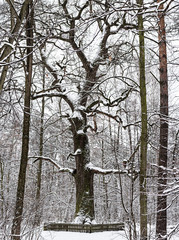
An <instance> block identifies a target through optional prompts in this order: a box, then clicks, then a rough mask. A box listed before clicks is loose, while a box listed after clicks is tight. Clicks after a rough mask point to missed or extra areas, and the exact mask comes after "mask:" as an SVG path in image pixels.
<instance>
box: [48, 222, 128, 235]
mask: <svg viewBox="0 0 179 240" xmlns="http://www.w3.org/2000/svg"><path fill="white" fill-rule="evenodd" d="M119 230H124V223H111V224H73V223H44V231H67V232H84V233H93V232H104V231H119Z"/></svg>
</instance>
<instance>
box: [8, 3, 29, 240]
mask: <svg viewBox="0 0 179 240" xmlns="http://www.w3.org/2000/svg"><path fill="white" fill-rule="evenodd" d="M26 37H27V40H26V41H27V46H28V48H27V64H26V72H25V96H24V119H23V135H22V150H21V161H20V170H19V176H18V186H17V194H16V205H15V213H14V219H13V224H12V230H11V234H12V235H11V238H12V239H13V240H20V239H21V237H20V233H21V223H22V220H23V218H22V214H23V205H24V193H25V182H26V168H27V162H28V150H29V128H30V94H31V82H32V58H33V54H32V51H33V47H32V46H33V1H32V0H31V2H30V3H29V6H28V9H27V12H26Z"/></svg>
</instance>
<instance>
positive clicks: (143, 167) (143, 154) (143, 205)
mask: <svg viewBox="0 0 179 240" xmlns="http://www.w3.org/2000/svg"><path fill="white" fill-rule="evenodd" d="M137 3H138V5H139V7H140V8H141V10H139V14H138V30H139V49H140V52H139V72H140V101H141V124H142V132H141V149H140V177H139V182H140V239H141V240H147V194H146V192H147V189H146V188H147V187H146V175H147V174H146V172H147V101H146V99H147V97H146V79H145V42H144V26H143V15H142V7H143V4H144V3H143V0H137Z"/></svg>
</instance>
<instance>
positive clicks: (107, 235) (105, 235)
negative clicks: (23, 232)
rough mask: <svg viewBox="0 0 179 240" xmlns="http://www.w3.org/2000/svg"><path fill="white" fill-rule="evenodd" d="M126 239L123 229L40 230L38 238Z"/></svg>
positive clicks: (67, 239) (51, 239) (43, 239)
mask: <svg viewBox="0 0 179 240" xmlns="http://www.w3.org/2000/svg"><path fill="white" fill-rule="evenodd" d="M60 239H61V240H115V239H116V240H126V239H127V238H126V236H125V232H124V231H119V232H118V231H117V232H99V233H77V232H53V231H46V232H42V234H41V238H40V239H39V240H60Z"/></svg>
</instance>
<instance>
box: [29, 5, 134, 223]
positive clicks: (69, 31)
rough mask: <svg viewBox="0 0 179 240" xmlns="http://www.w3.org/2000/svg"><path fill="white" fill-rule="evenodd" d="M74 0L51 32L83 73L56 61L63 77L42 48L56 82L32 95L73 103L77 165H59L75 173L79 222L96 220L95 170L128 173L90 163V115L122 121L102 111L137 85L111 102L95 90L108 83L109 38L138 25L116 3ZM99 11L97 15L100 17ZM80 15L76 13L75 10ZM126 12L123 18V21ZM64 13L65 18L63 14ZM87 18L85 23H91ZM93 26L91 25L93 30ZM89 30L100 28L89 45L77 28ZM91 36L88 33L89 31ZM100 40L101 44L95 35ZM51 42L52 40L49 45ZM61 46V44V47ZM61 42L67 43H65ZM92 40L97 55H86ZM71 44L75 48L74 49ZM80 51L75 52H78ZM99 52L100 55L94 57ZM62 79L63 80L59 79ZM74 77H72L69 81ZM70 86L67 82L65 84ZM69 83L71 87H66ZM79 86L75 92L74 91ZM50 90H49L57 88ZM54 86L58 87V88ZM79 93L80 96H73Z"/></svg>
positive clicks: (63, 8)
mask: <svg viewBox="0 0 179 240" xmlns="http://www.w3.org/2000/svg"><path fill="white" fill-rule="evenodd" d="M70 3H71V2H70V1H64V2H61V1H59V5H60V14H61V16H63V21H62V20H61V21H62V22H61V25H60V27H59V25H58V19H57V20H55V21H54V22H53V26H52V29H49V31H51V32H52V34H51V35H50V36H49V38H48V39H51V41H55V42H54V44H55V45H56V44H57V45H56V46H59V51H60V49H61V48H63V49H64V48H68V49H69V50H68V52H71V54H72V55H73V58H74V60H76V59H77V61H78V65H79V66H80V71H81V72H80V71H79V72H78V73H76V70H75V69H74V72H73V73H70V74H69V73H68V72H67V70H68V65H66V66H62V65H61V63H60V61H59V62H56V63H55V64H56V67H59V69H61V70H62V71H61V72H63V77H60V76H59V74H58V71H57V70H56V69H54V67H53V66H51V65H50V64H49V62H48V59H47V57H46V55H45V54H44V53H43V51H41V56H42V62H43V64H44V65H45V66H46V68H47V70H48V71H49V72H50V73H51V75H52V76H53V78H54V80H53V83H52V85H51V87H50V88H49V89H47V90H45V91H43V92H45V93H41V92H39V93H37V94H36V95H34V96H33V99H37V98H41V97H59V98H62V99H63V100H64V101H65V102H66V104H67V105H68V107H69V110H68V113H66V117H67V118H68V121H69V123H70V128H71V132H72V136H73V143H74V153H72V154H71V156H72V157H74V158H75V163H76V168H75V169H68V168H66V169H64V168H61V167H60V166H57V167H58V168H59V171H61V172H64V171H68V172H70V173H71V174H72V176H73V177H74V179H75V183H76V210H75V216H76V221H77V222H80V223H85V222H92V221H93V220H94V218H95V214H94V190H93V178H94V174H111V173H123V172H126V171H122V170H112V169H111V170H102V169H100V168H96V167H94V166H93V165H92V163H91V161H90V147H89V140H88V133H87V131H88V129H94V130H95V127H94V128H93V127H92V126H90V125H89V124H88V121H87V120H88V116H90V115H95V114H103V115H106V116H108V117H111V118H113V119H114V120H115V121H117V122H118V123H119V124H120V123H121V119H120V117H119V116H118V115H116V114H111V113H109V112H107V111H104V110H102V108H101V107H102V106H104V107H105V106H108V107H109V108H110V107H113V106H116V105H117V104H119V103H120V102H121V101H123V100H124V99H125V98H126V97H127V96H128V95H129V93H130V92H131V90H132V87H133V86H131V87H130V88H129V89H127V90H125V91H124V93H123V95H121V96H119V97H117V98H114V99H113V100H110V99H108V98H105V96H103V98H104V100H102V99H94V98H93V92H94V91H95V88H96V89H97V88H98V86H99V84H101V82H102V81H104V75H105V73H103V71H106V70H105V68H103V65H105V64H106V62H109V65H110V61H112V56H111V55H110V52H109V49H110V48H112V45H110V44H109V39H110V38H111V37H112V36H114V35H115V34H118V33H119V31H120V30H121V31H124V30H125V29H129V28H130V27H131V28H133V27H134V26H133V25H132V24H131V25H130V24H129V23H128V22H126V19H125V17H126V14H125V13H123V12H121V13H120V16H118V15H116V13H115V12H114V11H113V8H111V5H110V4H109V3H108V2H107V1H105V2H101V3H98V2H96V3H95V2H94V3H93V5H92V2H91V3H89V2H88V1H87V2H86V3H84V4H83V5H81V4H78V3H74V5H73V4H72V6H71V7H72V8H71V9H70V8H69V4H70ZM97 12H98V15H97ZM74 13H75V14H74ZM121 16H123V17H122V21H121ZM64 17H65V18H64ZM84 19H86V20H87V19H89V20H88V23H87V25H86V24H85V23H84ZM86 20H85V21H86ZM91 25H92V28H91ZM80 27H81V28H82V29H84V32H85V33H86V34H89V33H90V31H94V30H93V28H94V29H95V31H96V36H94V34H93V36H92V38H91V35H89V36H88V41H89V42H88V43H87V45H84V44H85V39H83V37H82V36H83V34H81V33H80V32H78V29H79V28H80ZM84 37H85V38H86V36H85V35H84ZM96 38H98V42H95V39H96ZM48 41H49V40H47V43H48ZM58 44H59V45H58ZM60 44H63V46H62V45H60ZM88 44H89V46H90V45H91V44H92V46H93V47H95V49H96V46H95V44H97V51H96V53H94V54H92V55H93V56H87V53H86V51H87V50H86V49H88ZM69 47H70V48H69ZM74 53H75V55H76V56H75V55H74ZM94 55H95V56H94ZM60 78H61V79H60ZM70 79H71V80H70ZM69 80H70V81H71V85H73V88H70V89H69V90H68V89H64V87H63V85H64V84H63V81H67V82H68V81H69ZM64 86H65V85H64ZM66 86H67V85H66ZM73 89H74V90H73ZM52 90H53V92H51V93H48V92H47V91H49V92H50V91H52ZM54 90H56V91H55V92H54ZM72 95H75V97H72ZM38 159H39V160H40V159H46V160H49V161H52V160H51V159H49V158H46V157H43V156H39V157H38Z"/></svg>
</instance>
